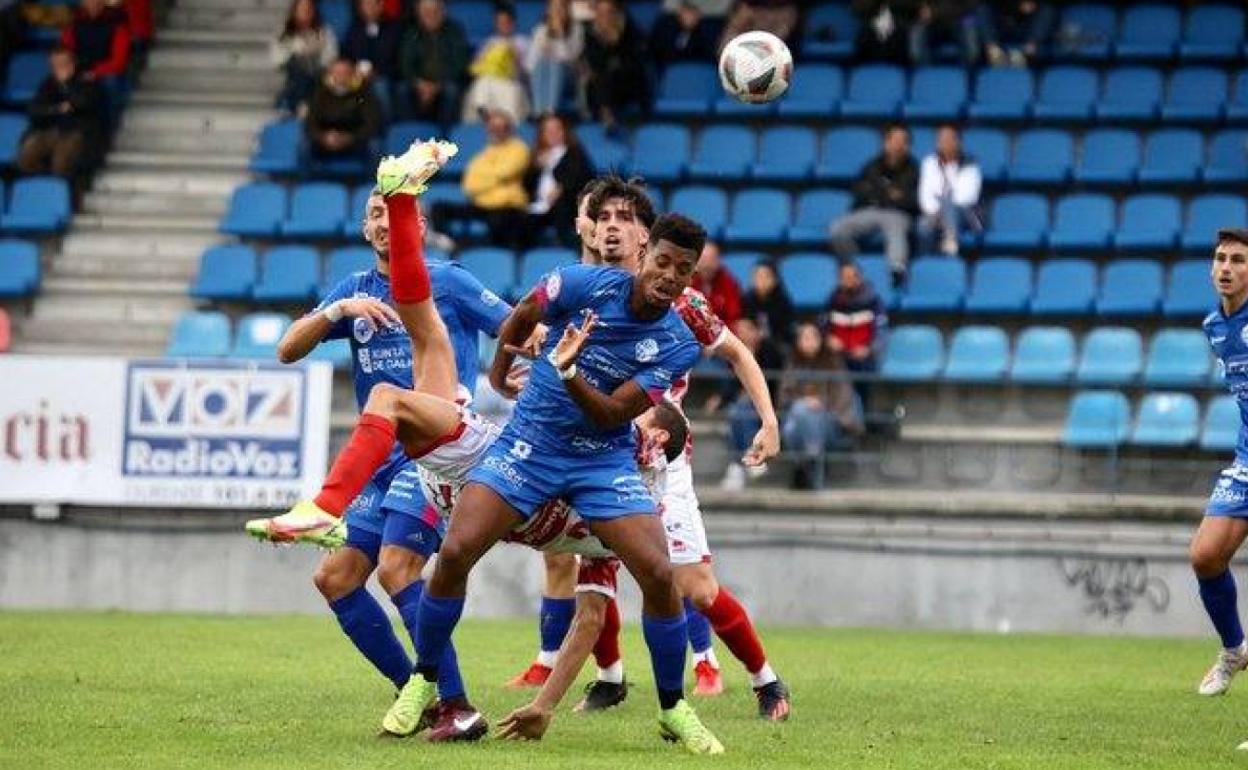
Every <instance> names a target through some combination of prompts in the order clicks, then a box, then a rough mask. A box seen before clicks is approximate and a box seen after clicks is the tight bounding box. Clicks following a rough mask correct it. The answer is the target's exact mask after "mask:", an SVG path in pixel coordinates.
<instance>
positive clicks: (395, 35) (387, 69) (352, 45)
mask: <svg viewBox="0 0 1248 770" xmlns="http://www.w3.org/2000/svg"><path fill="white" fill-rule="evenodd" d="M383 11H384V7H383V6H382V2H381V0H359V2H358V3H356V16H355V20H354V21H352V22H351V27H350V29H348V30H347V37H346V39H345V40H343V41H342V55H343V56H345V57H347V58H348V59H350V60H352V61H353V62H355V66H356V69H357V71H358V72H359V74H360V75H363V76H365V77H372V78H374V79H375V80H376V82H378V83H379V84H382V85H383V89H384V88H385V86H386V85H388V84H390V83H393V82H394V78H395V76H396V75H398V73H399V46H400V45H402V43H403V27H402V26H401V25H400V24H399V23H398V22H396V21H390V20H388V19H386V18H385V17H384V16H383V15H382V12H383Z"/></svg>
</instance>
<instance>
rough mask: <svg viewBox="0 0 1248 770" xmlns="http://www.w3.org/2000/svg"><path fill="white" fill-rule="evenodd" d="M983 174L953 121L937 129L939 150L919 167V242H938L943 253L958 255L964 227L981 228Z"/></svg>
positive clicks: (931, 244)
mask: <svg viewBox="0 0 1248 770" xmlns="http://www.w3.org/2000/svg"><path fill="white" fill-rule="evenodd" d="M982 186H983V177H982V175H981V174H980V171H979V164H978V163H976V162H975V159H974V158H973V157H971V156H969V155H966V154H965V153H963V152H962V134H961V132H959V131H958V129H957V127H955V126H952V125H947V124H946V125H943V126H941V127H940V128H939V129H938V130H937V133H936V152H934V153H932V154H931V155H928V156H927V157H926V158H924V159H923V164H922V166H921V167H920V168H919V211H920V218H919V225H918V236H919V243H920V246H921V247H922V248H924V249H925V250H931V249H932V248H933V247H934V246H936V245H937V242H939V246H940V250H941V252H942V253H944V254H948V255H950V256H956V255H957V253H958V236H959V233H961V232H962V231H963V230H966V229H969V230H979V229H981V228H982V223H981V221H980V217H979V211H978V206H979V192H980V189H981V188H982Z"/></svg>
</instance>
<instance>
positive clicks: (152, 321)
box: [14, 0, 287, 355]
mask: <svg viewBox="0 0 1248 770" xmlns="http://www.w3.org/2000/svg"><path fill="white" fill-rule="evenodd" d="M286 5H287V3H286V0H179V2H178V4H177V7H176V8H174V9H172V10H171V11H170V12H169V14H168V18H167V24H166V25H165V26H164V27H162V28H161V29H160V30H159V31H158V33H157V40H158V44H157V46H156V48H155V49H154V50H153V51H152V52H151V55H150V59H149V62H148V67H147V70H146V72H144V74H143V76H142V79H141V83H140V85H139V87H138V88H137V89H136V91H135V92H134V94H133V98H132V101H131V103H130V105H129V107H128V108H127V109H126V112H125V114H124V115H123V118H122V125H121V127H120V129H119V132H118V134H117V137H116V142H115V144H114V148H113V151H112V152H110V153H109V154H108V157H107V159H106V162H105V165H104V167H103V169H101V171H100V172H99V173H98V174H97V175H96V178H95V183H94V185H93V187H92V189H91V190H90V191H89V192H88V193H87V194H86V196H85V199H84V201H83V207H82V211H80V212H79V213H78V214H77V215H76V216H75V217H74V222H73V225H72V229H71V230H70V232H69V233H68V234H67V235H66V237H65V238H64V239H63V241H62V242H61V243H60V244H59V248H57V249H54V254H53V255H52V257H51V261H50V263H48V262H45V266H46V267H47V269H46V270H45V274H44V283H43V291H42V292H41V294H40V295H39V296H38V298H37V299H36V301H35V303H34V306H33V309H32V311H31V313H30V315H29V316H25V317H23V314H22V313H20V312H19V313H17V316H18V317H17V318H16V319H15V321H16V327H17V328H16V335H15V344H14V348H15V350H17V351H19V352H39V353H115V354H122V355H158V354H160V353H161V352H162V351H163V350H164V347H165V344H166V343H167V341H168V338H169V333H170V329H171V328H172V324H173V322H174V321H175V320H176V319H177V317H178V316H179V315H180V314H181V313H182V312H183V311H185V310H188V309H190V308H192V307H193V302H192V301H191V299H190V298H189V297H188V296H187V286H188V285H189V283H190V281H191V280H192V279H193V278H194V276H195V273H196V270H197V268H198V263H199V256H200V254H201V253H202V252H203V250H204V248H205V247H207V246H209V245H211V244H213V243H217V242H220V241H221V240H222V238H221V236H220V235H219V234H218V233H217V223H218V221H219V220H220V218H221V215H222V213H223V212H224V211H225V208H226V205H227V204H228V199H229V194H230V192H231V191H232V190H233V189H234V187H235V186H236V185H237V184H239V183H240V182H243V181H245V180H246V179H247V178H248V173H247V162H248V160H249V159H250V156H251V152H252V149H253V146H254V143H255V139H256V136H257V134H258V133H259V130H260V127H261V126H263V125H264V124H265V123H266V122H268V121H270V120H272V119H273V118H274V117H275V113H274V111H273V109H272V103H273V99H274V96H275V95H276V94H277V92H278V90H279V88H280V87H281V81H282V78H281V75H280V73H278V72H276V71H275V70H274V68H273V66H272V64H270V62H269V55H268V40H269V37H270V35H271V34H272V33H273V32H274V31H275V30H277V28H278V26H279V25H280V23H281V19H282V16H283V14H284V13H285V10H286Z"/></svg>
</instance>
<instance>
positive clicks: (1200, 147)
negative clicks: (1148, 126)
mask: <svg viewBox="0 0 1248 770" xmlns="http://www.w3.org/2000/svg"><path fill="white" fill-rule="evenodd" d="M1204 156H1205V140H1204V139H1203V138H1202V137H1201V135H1200V133H1199V132H1197V131H1193V130H1191V129H1186V128H1167V129H1164V130H1162V131H1156V132H1154V133H1152V134H1150V135H1149V137H1148V140H1147V141H1146V142H1145V144H1144V162H1143V164H1142V165H1141V166H1140V170H1139V173H1138V174H1137V176H1136V178H1137V179H1138V180H1139V182H1140V184H1146V185H1149V184H1165V185H1176V184H1191V183H1194V182H1195V181H1196V180H1197V179H1199V178H1200V166H1201V162H1202V160H1203V159H1204Z"/></svg>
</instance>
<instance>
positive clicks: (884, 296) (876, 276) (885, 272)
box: [828, 254, 898, 310]
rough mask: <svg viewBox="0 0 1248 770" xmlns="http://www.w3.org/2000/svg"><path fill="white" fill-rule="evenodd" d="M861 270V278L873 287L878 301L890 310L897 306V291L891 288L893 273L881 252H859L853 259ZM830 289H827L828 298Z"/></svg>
mask: <svg viewBox="0 0 1248 770" xmlns="http://www.w3.org/2000/svg"><path fill="white" fill-rule="evenodd" d="M854 261H855V262H856V263H857V264H858V269H859V270H860V271H861V272H862V277H863V279H864V280H865V281H866V282H867V283H869V284H870V285H871V288H873V289H875V293H876V295H878V296H879V298H880V302H881V303H883V305H884V307H885V308H888V309H890V310H892V309H894V308H896V307H897V294H898V292H897V291H896V290H894V289H893V275H892V272H891V271H890V270H889V267H888V259H887V258H886V257H885V256H884V255H883V254H859V255H858V257H857V259H855V260H854ZM831 295H832V291H831V290H829V291H828V296H829V298H830V297H831Z"/></svg>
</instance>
